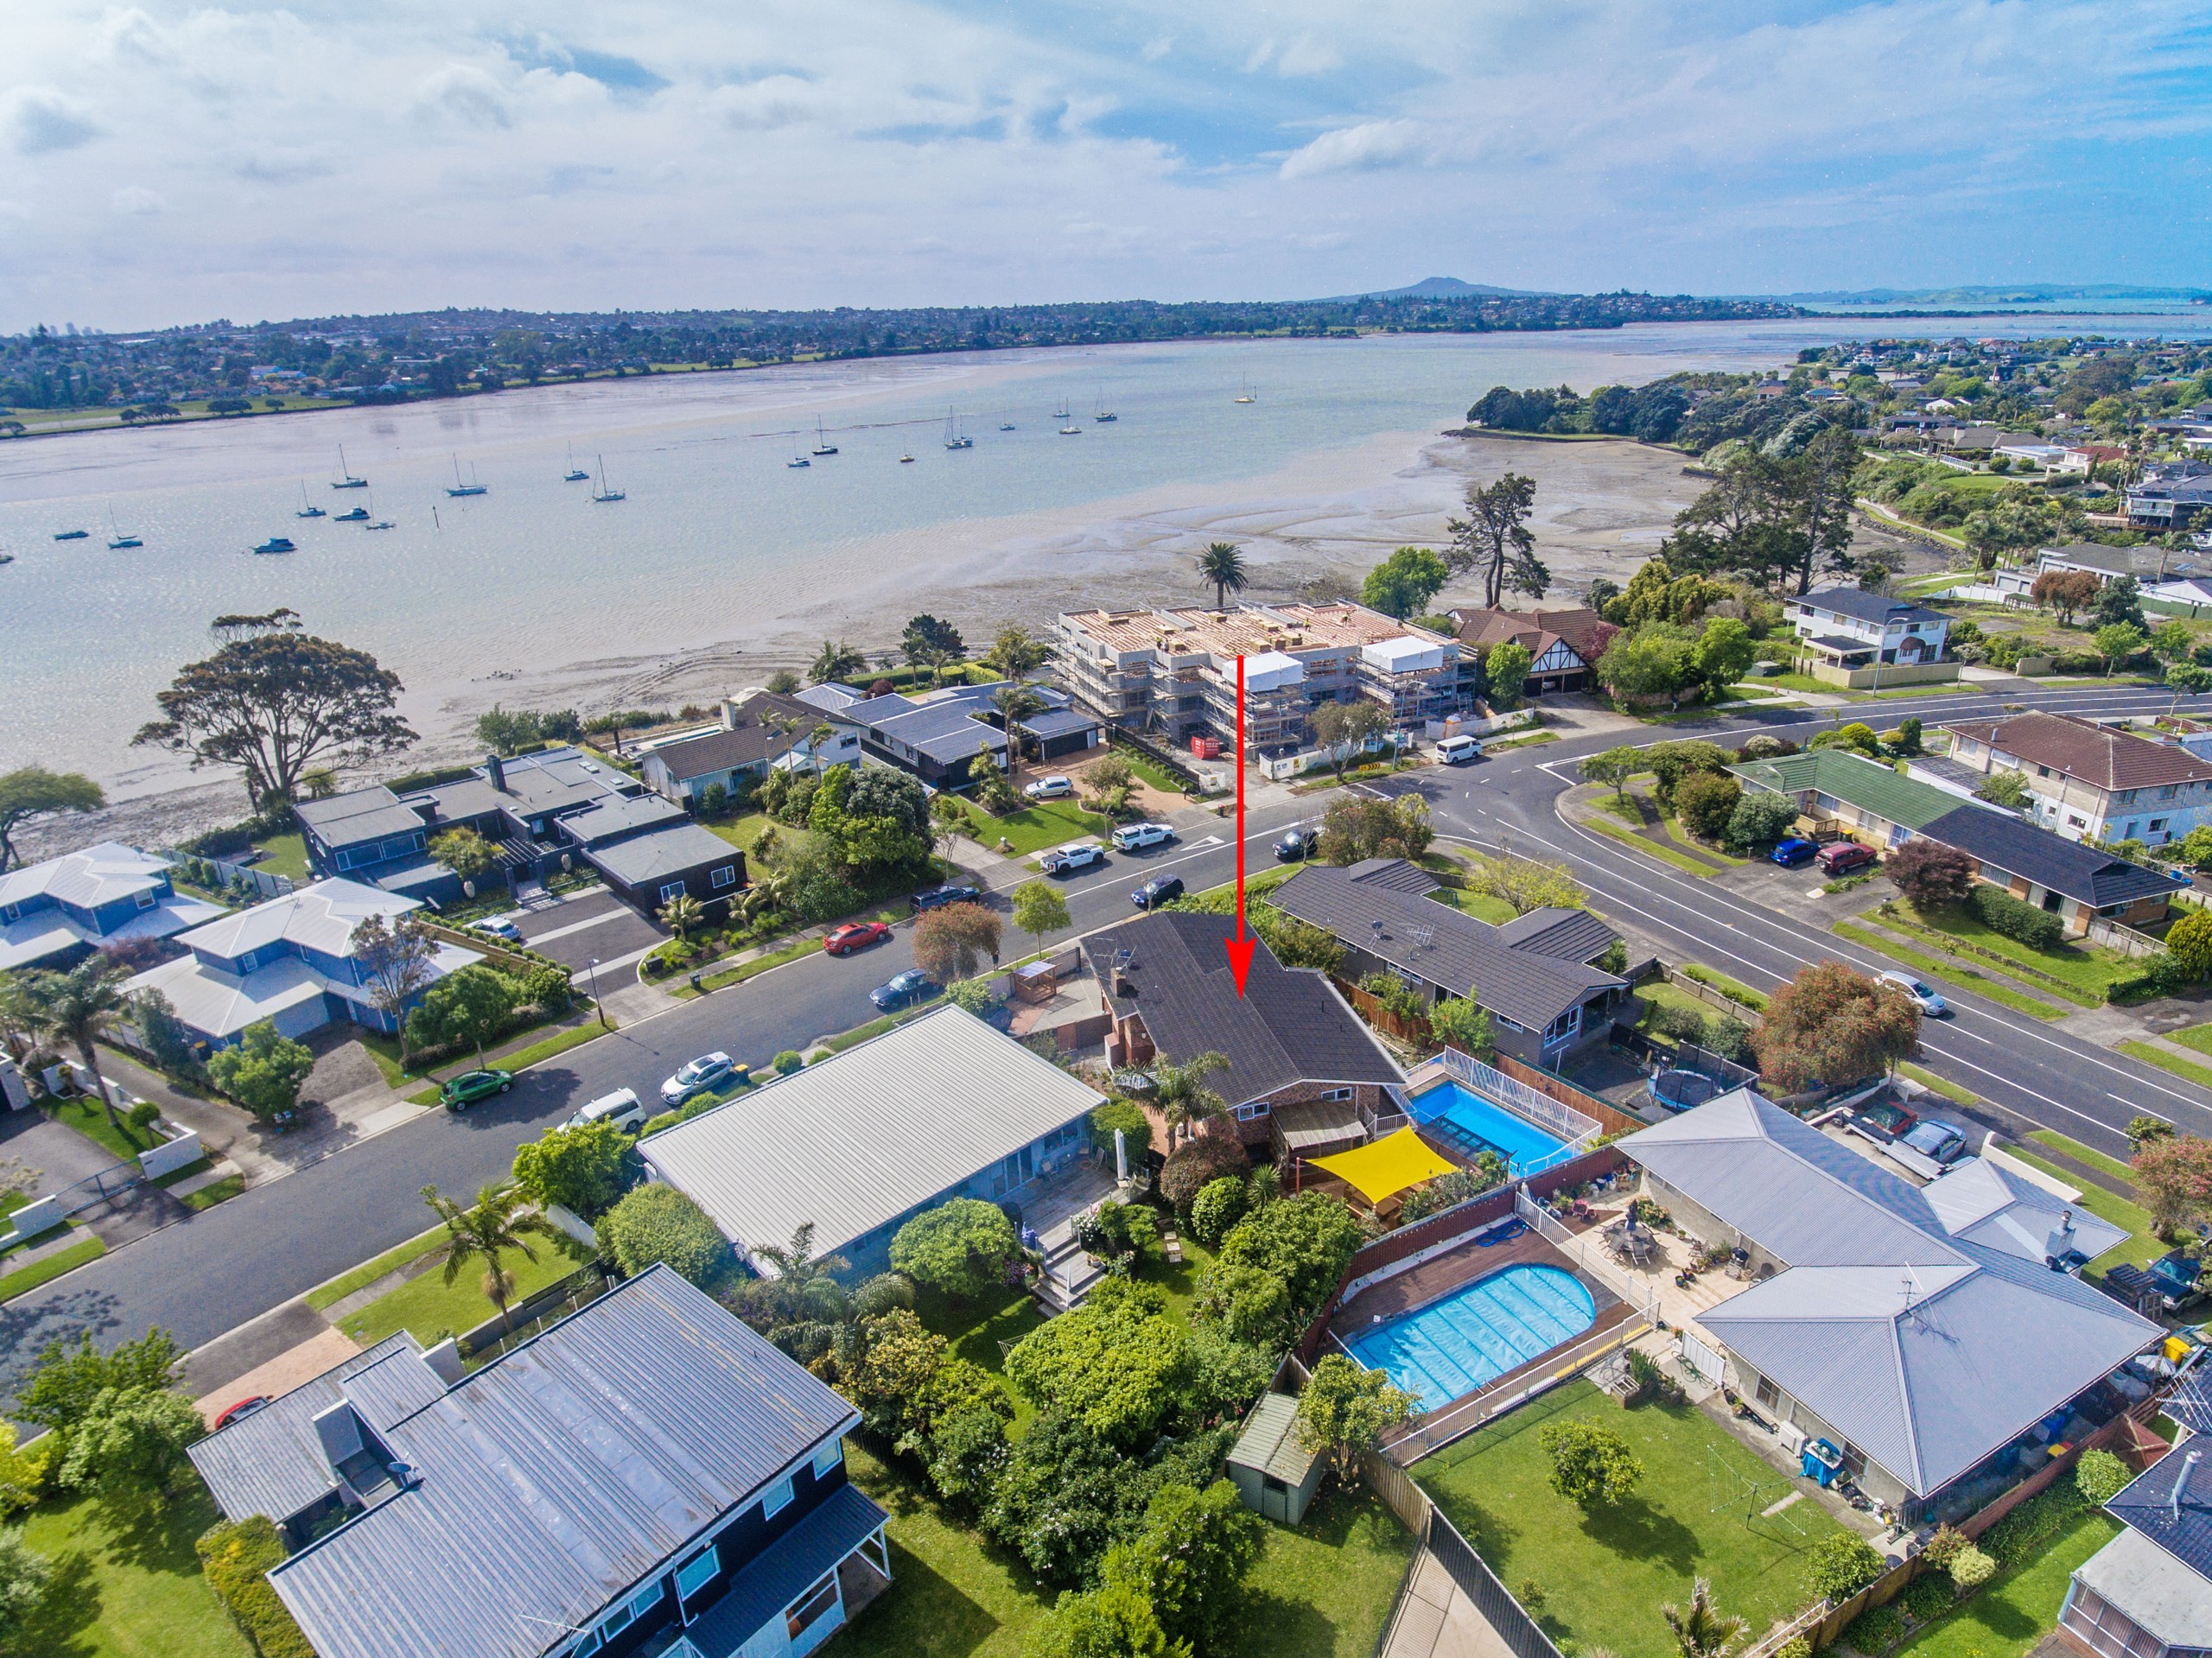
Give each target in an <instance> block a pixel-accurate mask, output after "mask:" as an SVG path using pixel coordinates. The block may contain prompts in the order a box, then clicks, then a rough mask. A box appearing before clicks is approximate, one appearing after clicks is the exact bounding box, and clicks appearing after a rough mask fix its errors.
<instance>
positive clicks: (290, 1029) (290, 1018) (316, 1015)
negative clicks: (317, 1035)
mask: <svg viewBox="0 0 2212 1658" xmlns="http://www.w3.org/2000/svg"><path fill="white" fill-rule="evenodd" d="M275 1023H276V1026H277V1035H279V1036H290V1037H301V1036H305V1035H306V1034H307V1033H308V1032H309V1031H319V1030H321V1028H322V1027H323V1026H326V1025H327V1024H329V1023H330V1009H329V1007H327V1005H326V1000H325V998H323V997H321V996H317V997H316V998H315V1000H314V1001H303V1002H302V1003H301V1004H300V1005H299V1006H298V1007H287V1008H286V1009H285V1010H284V1011H283V1013H279V1014H277V1018H276V1020H275Z"/></svg>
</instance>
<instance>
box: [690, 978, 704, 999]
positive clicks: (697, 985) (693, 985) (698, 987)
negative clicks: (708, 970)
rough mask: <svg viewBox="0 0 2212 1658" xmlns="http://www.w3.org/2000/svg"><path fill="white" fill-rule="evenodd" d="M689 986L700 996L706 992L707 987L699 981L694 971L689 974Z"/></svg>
mask: <svg viewBox="0 0 2212 1658" xmlns="http://www.w3.org/2000/svg"><path fill="white" fill-rule="evenodd" d="M691 988H693V989H694V990H696V991H697V992H698V993H699V994H701V995H702V996H703V995H705V994H707V987H706V986H705V985H703V984H701V983H700V982H699V975H697V974H696V973H694V974H693V975H691Z"/></svg>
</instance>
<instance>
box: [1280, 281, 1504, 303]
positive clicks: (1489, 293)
mask: <svg viewBox="0 0 2212 1658" xmlns="http://www.w3.org/2000/svg"><path fill="white" fill-rule="evenodd" d="M1536 291H1537V290H1535V289H1532V288H1492V287H1491V286H1490V284H1489V283H1473V282H1461V281H1460V280H1459V278H1458V277H1457V276H1425V277H1423V278H1422V279H1421V281H1419V282H1417V283H1414V284H1413V285H1412V286H1411V287H1409V288H1384V289H1377V290H1376V291H1375V292H1374V293H1370V294H1343V295H1338V299H1337V300H1336V301H1329V300H1324V301H1322V303H1323V304H1333V303H1337V302H1340V301H1343V300H1353V299H1533V298H1535V295H1536Z"/></svg>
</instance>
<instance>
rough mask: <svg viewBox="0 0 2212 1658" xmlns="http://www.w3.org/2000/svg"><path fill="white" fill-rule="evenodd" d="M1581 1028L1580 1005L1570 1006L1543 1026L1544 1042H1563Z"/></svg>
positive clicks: (1551, 1043)
mask: <svg viewBox="0 0 2212 1658" xmlns="http://www.w3.org/2000/svg"><path fill="white" fill-rule="evenodd" d="M1581 1028H1582V1009H1581V1007H1580V1006H1577V1007H1570V1008H1568V1009H1567V1011H1566V1012H1565V1013H1561V1014H1560V1016H1559V1017H1558V1018H1557V1019H1555V1020H1553V1021H1552V1022H1551V1023H1550V1025H1548V1026H1546V1027H1545V1030H1544V1042H1545V1044H1546V1045H1554V1044H1557V1043H1560V1042H1565V1041H1567V1040H1568V1039H1570V1038H1572V1037H1573V1035H1574V1034H1575V1033H1576V1032H1578V1031H1580V1030H1581Z"/></svg>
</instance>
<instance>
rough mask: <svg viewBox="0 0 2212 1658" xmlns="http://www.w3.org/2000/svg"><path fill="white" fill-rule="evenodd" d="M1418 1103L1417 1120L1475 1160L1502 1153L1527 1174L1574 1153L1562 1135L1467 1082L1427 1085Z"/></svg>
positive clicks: (1512, 1166) (1433, 1135) (1417, 1097)
mask: <svg viewBox="0 0 2212 1658" xmlns="http://www.w3.org/2000/svg"><path fill="white" fill-rule="evenodd" d="M1412 1107H1413V1116H1414V1121H1416V1122H1418V1123H1420V1124H1421V1129H1422V1132H1423V1133H1425V1134H1427V1135H1428V1136H1429V1137H1430V1138H1431V1139H1434V1140H1442V1141H1443V1142H1444V1143H1445V1144H1446V1145H1448V1146H1449V1147H1452V1150H1454V1151H1456V1152H1459V1153H1460V1154H1461V1155H1462V1156H1464V1157H1465V1158H1466V1159H1468V1160H1469V1161H1470V1162H1471V1161H1472V1160H1473V1159H1474V1156H1475V1154H1476V1153H1478V1152H1496V1153H1497V1154H1498V1155H1499V1156H1500V1157H1502V1158H1503V1159H1505V1164H1506V1167H1507V1168H1508V1169H1509V1170H1510V1171H1511V1172H1513V1173H1514V1174H1516V1175H1517V1176H1521V1177H1522V1178H1526V1177H1527V1176H1529V1175H1531V1174H1535V1173H1536V1172H1538V1171H1539V1170H1542V1169H1548V1168H1549V1167H1551V1166H1552V1165H1553V1164H1554V1163H1562V1162H1565V1161H1566V1160H1567V1158H1568V1157H1569V1156H1571V1155H1573V1153H1572V1151H1571V1149H1570V1148H1569V1147H1568V1146H1567V1142H1566V1141H1565V1140H1561V1139H1560V1137H1559V1136H1558V1135H1557V1134H1548V1133H1546V1132H1545V1131H1544V1130H1543V1129H1541V1128H1537V1127H1536V1125H1535V1123H1533V1122H1530V1121H1529V1120H1528V1119H1527V1118H1526V1117H1521V1116H1516V1115H1514V1114H1513V1113H1512V1112H1510V1111H1508V1110H1507V1109H1505V1108H1504V1107H1503V1106H1502V1105H1495V1104H1492V1103H1491V1102H1490V1101H1488V1100H1486V1099H1484V1097H1483V1096H1481V1095H1479V1094H1478V1093H1476V1092H1475V1091H1474V1090H1473V1089H1471V1088H1469V1087H1467V1085H1466V1084H1465V1083H1460V1082H1457V1081H1446V1082H1442V1083H1438V1084H1437V1085H1436V1086H1435V1087H1434V1088H1426V1089H1422V1090H1421V1092H1420V1093H1418V1094H1416V1095H1414V1097H1413V1102H1412Z"/></svg>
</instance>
